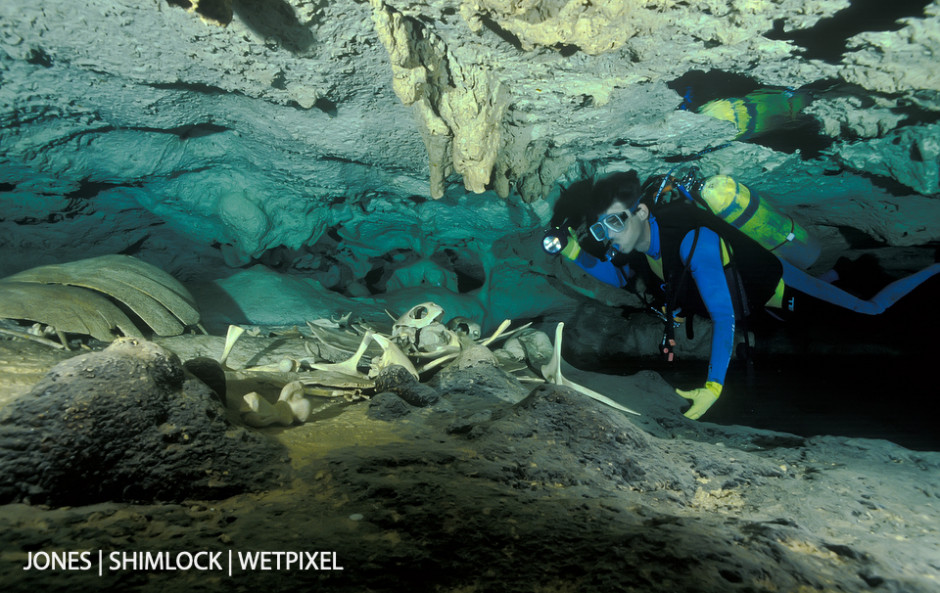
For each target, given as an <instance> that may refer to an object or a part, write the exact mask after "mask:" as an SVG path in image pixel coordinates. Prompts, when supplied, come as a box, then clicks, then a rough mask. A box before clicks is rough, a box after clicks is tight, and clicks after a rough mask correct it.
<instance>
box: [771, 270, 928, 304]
mask: <svg viewBox="0 0 940 593" xmlns="http://www.w3.org/2000/svg"><path fill="white" fill-rule="evenodd" d="M781 263H782V264H783V282H784V284H786V285H787V286H789V287H792V288H794V289H796V290H798V291H800V292H804V293H806V294H808V295H810V296H813V297H816V298H818V299H819V300H822V301H826V302H827V303H832V304H833V305H838V306H839V307H843V308H845V309H849V310H851V311H855V312H857V313H864V314H865V315H878V314H879V313H883V312H884V310H885V309H887V308H888V307H890V306H891V305H893V304H894V303H896V302H897V301H898V300H900V299H901V297H903V296H905V295H906V294H908V293H910V292H911V291H912V290H914V289H915V288H917V287H918V286H920V285H921V284H922V283H923V282H924V281H926V280H928V279H929V278H931V277H932V276H934V275H936V274H938V273H940V263H936V264H932V265H930V266H928V267H926V268H924V269H923V270H921V271H919V272H916V273H914V274H911V275H910V276H907V277H905V278H901V279H900V280H896V281H894V282H892V283H891V284H889V285H887V286H886V287H884V288H883V289H881V292H879V293H878V294H876V295H875V296H873V297H872V298H870V299H869V300H867V301H866V300H863V299H860V298H858V297H857V296H855V295H852V294H850V293H848V292H845V291H844V290H842V289H840V288H838V287H836V286H833V285H832V284H828V283H827V282H825V281H823V280H820V279H818V278H814V277H813V276H810V275H809V274H807V273H806V272H804V271H803V270H800V269H799V268H797V267H795V266H793V265H791V264H788V263H787V262H785V261H782V260H781Z"/></svg>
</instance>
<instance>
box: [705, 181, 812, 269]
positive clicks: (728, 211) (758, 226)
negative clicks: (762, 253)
mask: <svg viewBox="0 0 940 593" xmlns="http://www.w3.org/2000/svg"><path fill="white" fill-rule="evenodd" d="M699 193H700V195H701V198H702V200H704V201H705V202H706V203H707V204H708V207H709V208H710V209H711V211H712V212H713V213H714V214H715V215H716V216H718V217H720V218H722V219H724V220H725V222H728V223H729V224H731V225H732V226H734V227H735V228H737V229H738V230H740V231H742V232H743V233H745V234H746V235H748V236H749V237H751V238H752V239H754V240H755V241H757V242H758V243H760V244H761V245H762V246H763V247H765V248H766V249H769V250H770V251H772V252H773V253H774V254H775V255H777V256H778V257H780V258H781V259H784V260H786V261H787V262H789V263H791V264H793V265H794V266H796V267H798V268H802V269H804V270H805V269H806V268H808V267H809V266H811V265H813V263H815V262H816V260H817V259H818V258H819V254H820V251H821V247H820V244H819V242H818V241H817V240H816V239H815V238H813V237H812V236H810V234H809V233H808V232H806V229H805V228H803V227H802V226H800V225H799V224H798V223H797V222H796V221H794V220H793V218H792V217H791V216H788V215H786V214H783V213H781V212H780V211H778V210H777V209H776V208H774V207H773V205H771V204H769V203H768V202H767V201H766V200H764V199H762V198H761V197H760V196H759V195H758V194H757V193H756V192H752V191H751V190H749V189H748V188H747V186H745V185H744V184H743V183H739V182H737V181H735V180H734V179H732V178H731V177H728V176H727V175H714V176H712V177H709V178H708V179H707V180H705V183H704V184H703V185H702V187H701V190H700V192H699Z"/></svg>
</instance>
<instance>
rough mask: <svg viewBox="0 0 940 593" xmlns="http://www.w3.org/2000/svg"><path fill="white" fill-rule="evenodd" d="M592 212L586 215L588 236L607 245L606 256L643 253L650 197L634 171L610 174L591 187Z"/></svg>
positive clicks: (647, 240) (646, 244) (646, 240)
mask: <svg viewBox="0 0 940 593" xmlns="http://www.w3.org/2000/svg"><path fill="white" fill-rule="evenodd" d="M593 194H594V195H593V197H594V206H595V211H594V214H593V215H592V216H589V218H588V223H589V227H588V228H589V229H590V231H591V236H592V237H593V238H594V239H595V240H597V241H600V242H601V243H607V244H608V254H610V250H611V249H613V250H614V252H620V253H624V254H626V253H630V252H632V251H646V250H647V249H649V241H650V228H649V216H650V205H649V204H648V203H647V202H649V199H650V197H649V196H648V195H647V193H646V192H644V191H643V190H642V188H641V187H640V180H639V177H637V173H636V171H629V172H626V173H614V174H612V175H609V176H607V177H604V178H603V179H600V180H598V181H597V182H596V183H595V184H594V192H593Z"/></svg>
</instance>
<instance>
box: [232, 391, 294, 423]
mask: <svg viewBox="0 0 940 593" xmlns="http://www.w3.org/2000/svg"><path fill="white" fill-rule="evenodd" d="M242 400H243V401H244V402H245V404H247V409H244V410H243V413H242V418H243V419H244V421H245V424H247V425H248V426H254V427H255V428H264V427H265V426H271V425H272V424H280V425H281V426H290V425H291V424H293V423H294V411H293V410H291V407H290V404H289V403H287V402H286V401H278V402H277V403H275V404H274V405H271V403H270V402H268V400H266V399H264V398H263V397H261V395H259V394H258V393H257V392H254V391H252V392H251V393H246V394H245V395H244V396H243V397H242Z"/></svg>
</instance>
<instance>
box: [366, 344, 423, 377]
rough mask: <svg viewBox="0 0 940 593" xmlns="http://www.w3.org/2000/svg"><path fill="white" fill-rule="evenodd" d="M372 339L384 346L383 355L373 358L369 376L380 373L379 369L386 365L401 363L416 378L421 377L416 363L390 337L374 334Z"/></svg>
mask: <svg viewBox="0 0 940 593" xmlns="http://www.w3.org/2000/svg"><path fill="white" fill-rule="evenodd" d="M372 339H373V340H375V341H376V342H377V343H378V345H379V346H381V347H382V351H383V352H382V356H380V357H378V358H376V359H373V361H372V370H370V371H369V376H370V377H374V376H376V375H378V374H379V371H381V370H382V369H384V368H385V367H388V366H391V365H393V364H399V365H401V366H403V367H405V369H407V370H408V372H409V373H411V374H412V375H414V377H415V379H420V378H421V376H420V375H419V374H418V370H417V369H416V368H415V365H414V364H412V363H411V360H410V359H409V358H408V357H407V356H405V353H404V352H402V351H401V349H400V348H399V347H398V346H396V345H395V344H394V342H392V341H391V340H390V339H388V338H386V337H385V336H383V335H382V334H374V335H373V336H372Z"/></svg>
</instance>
